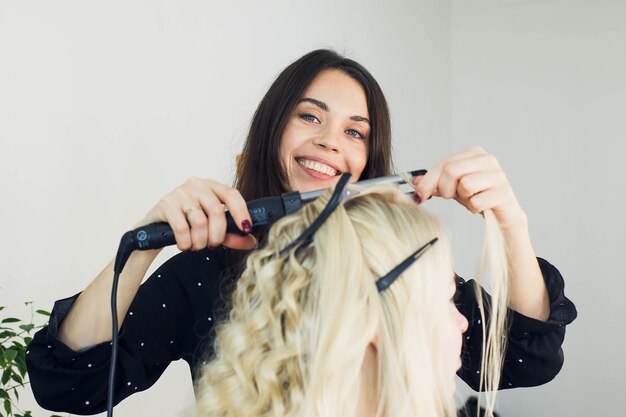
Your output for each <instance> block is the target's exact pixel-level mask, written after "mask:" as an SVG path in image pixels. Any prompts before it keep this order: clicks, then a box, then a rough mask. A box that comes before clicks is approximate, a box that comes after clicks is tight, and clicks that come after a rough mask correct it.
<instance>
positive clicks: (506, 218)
mask: <svg viewBox="0 0 626 417" xmlns="http://www.w3.org/2000/svg"><path fill="white" fill-rule="evenodd" d="M413 184H414V185H415V193H416V195H415V198H416V200H418V201H419V202H422V201H425V200H426V199H428V198H430V197H431V196H438V197H443V198H448V199H452V198H453V199H455V200H456V201H458V202H459V203H461V204H462V205H463V206H465V208H467V209H468V210H469V211H471V212H472V213H475V214H477V213H482V212H483V211H484V210H486V209H491V210H492V211H493V213H494V214H495V216H496V218H497V219H498V222H499V224H500V227H501V228H502V229H503V230H506V229H510V228H512V227H517V226H526V223H527V219H526V214H525V213H524V211H523V210H522V208H521V206H520V205H519V203H518V201H517V198H515V194H514V193H513V189H512V188H511V185H510V184H509V181H508V179H507V178H506V175H505V174H504V171H503V170H502V168H501V167H500V164H499V163H498V160H497V159H496V158H495V157H494V156H493V155H490V154H488V153H487V152H485V150H483V149H482V148H480V147H473V148H469V149H466V150H464V151H462V152H459V153H456V154H453V155H450V156H449V157H447V158H445V159H444V160H442V161H440V162H439V163H437V164H436V165H435V166H434V167H432V168H431V169H430V170H428V173H426V175H424V176H421V177H415V178H413Z"/></svg>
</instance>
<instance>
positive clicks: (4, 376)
mask: <svg viewBox="0 0 626 417" xmlns="http://www.w3.org/2000/svg"><path fill="white" fill-rule="evenodd" d="M12 373H13V369H11V368H6V369H5V370H4V372H3V373H2V385H6V383H7V382H9V379H10V378H11V374H12ZM0 397H2V395H0Z"/></svg>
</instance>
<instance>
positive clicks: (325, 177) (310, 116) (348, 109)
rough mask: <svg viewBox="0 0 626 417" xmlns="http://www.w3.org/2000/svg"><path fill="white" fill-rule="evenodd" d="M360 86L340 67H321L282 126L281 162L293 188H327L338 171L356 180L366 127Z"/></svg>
mask: <svg viewBox="0 0 626 417" xmlns="http://www.w3.org/2000/svg"><path fill="white" fill-rule="evenodd" d="M368 114H369V113H368V110H367V100H366V96H365V92H364V91H363V87H362V86H361V84H359V83H358V82H357V81H355V80H354V79H353V78H351V77H350V76H348V75H346V74H345V73H344V72H342V71H341V70H325V71H322V72H321V73H320V74H319V75H318V76H317V77H315V79H314V80H313V82H312V83H311V85H310V86H309V87H308V88H307V90H306V91H305V92H304V98H302V99H300V100H299V101H298V105H297V106H296V108H295V109H294V111H293V113H292V115H291V117H290V118H289V120H288V122H287V126H285V131H284V132H283V136H282V140H281V144H280V160H281V163H282V166H283V169H284V170H285V172H286V173H287V177H288V178H289V186H290V188H291V189H293V190H299V191H303V192H306V191H313V190H318V189H320V188H327V187H328V186H329V185H332V184H333V183H334V182H335V181H336V178H334V177H336V176H337V175H340V174H342V173H344V172H350V173H351V174H352V178H360V177H361V174H362V173H363V170H364V169H365V165H366V163H367V145H368V144H367V140H368V135H369V131H370V122H369V119H368Z"/></svg>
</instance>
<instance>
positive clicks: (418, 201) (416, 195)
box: [413, 191, 422, 204]
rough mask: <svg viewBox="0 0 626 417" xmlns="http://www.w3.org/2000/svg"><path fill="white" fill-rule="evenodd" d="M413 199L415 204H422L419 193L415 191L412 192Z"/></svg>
mask: <svg viewBox="0 0 626 417" xmlns="http://www.w3.org/2000/svg"><path fill="white" fill-rule="evenodd" d="M413 200H415V202H416V203H417V204H422V196H421V195H419V193H418V192H417V191H416V192H415V194H413Z"/></svg>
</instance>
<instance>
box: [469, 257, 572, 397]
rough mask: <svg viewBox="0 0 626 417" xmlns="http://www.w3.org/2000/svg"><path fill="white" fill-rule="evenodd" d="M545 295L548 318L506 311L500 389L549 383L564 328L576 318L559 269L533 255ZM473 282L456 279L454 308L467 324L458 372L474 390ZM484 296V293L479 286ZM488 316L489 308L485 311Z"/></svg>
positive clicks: (559, 359) (477, 324) (478, 356)
mask: <svg viewBox="0 0 626 417" xmlns="http://www.w3.org/2000/svg"><path fill="white" fill-rule="evenodd" d="M537 260H538V262H539V267H540V268H541V272H542V275H543V278H544V280H545V282H546V287H547V290H548V295H549V298H550V317H549V319H548V321H546V322H542V321H539V320H535V319H532V318H530V317H526V316H524V315H523V314H520V313H518V312H516V311H513V310H509V312H508V323H509V328H508V332H507V339H508V341H507V351H506V355H505V358H504V365H503V370H502V378H501V380H500V389H506V388H516V387H533V386H538V385H541V384H545V383H546V382H548V381H551V380H552V379H553V378H554V377H555V376H556V375H557V374H558V373H559V371H560V370H561V367H562V366H563V350H562V349H561V345H562V344H563V339H564V338H565V326H566V325H567V324H569V323H571V322H572V321H574V319H575V318H576V315H577V312H576V307H575V306H574V304H573V303H572V302H571V301H570V300H569V299H568V298H567V297H565V293H564V287H565V283H564V282H563V278H562V277H561V274H560V273H559V271H558V270H557V269H556V268H555V267H554V266H552V265H551V264H550V263H549V262H548V261H546V260H544V259H541V258H537ZM476 285H478V284H477V283H476V282H474V281H473V280H470V281H467V282H466V281H465V280H463V278H461V277H457V291H458V297H459V301H460V304H459V306H458V308H459V311H461V313H462V314H463V315H464V316H465V317H466V318H467V320H468V322H469V327H468V329H467V331H466V332H465V333H464V334H463V353H462V362H463V366H462V368H461V370H459V372H458V375H459V376H460V377H461V379H463V381H465V382H466V383H467V384H468V385H469V386H470V387H471V388H472V389H474V390H475V391H478V389H479V384H480V364H481V360H482V352H481V347H482V336H483V334H482V324H481V318H480V312H479V310H478V304H477V300H476V295H475V292H474V287H475V286H476ZM482 292H483V297H485V299H488V297H489V295H488V294H487V293H486V292H485V291H484V290H482ZM486 316H487V319H488V318H489V311H486Z"/></svg>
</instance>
